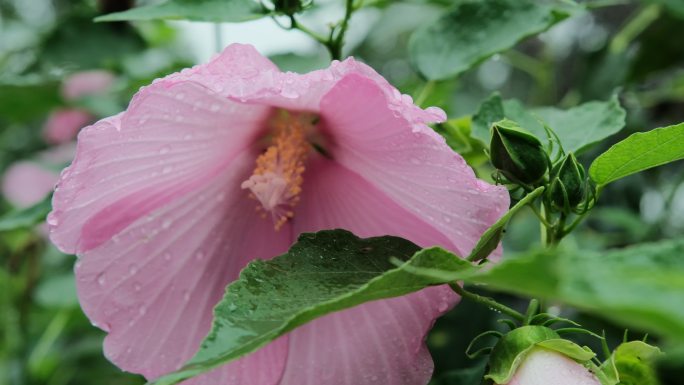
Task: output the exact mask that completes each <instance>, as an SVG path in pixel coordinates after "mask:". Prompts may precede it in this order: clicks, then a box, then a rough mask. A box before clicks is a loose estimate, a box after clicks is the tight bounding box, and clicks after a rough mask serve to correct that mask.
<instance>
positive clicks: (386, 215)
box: [280, 157, 458, 385]
mask: <svg viewBox="0 0 684 385" xmlns="http://www.w3.org/2000/svg"><path fill="white" fill-rule="evenodd" d="M304 183H305V184H304V186H303V188H304V190H303V195H302V200H301V207H299V208H298V209H297V211H296V213H295V217H294V220H293V223H292V226H293V230H294V232H295V233H300V232H304V231H316V230H321V229H330V228H338V227H341V228H346V229H349V230H351V231H353V232H354V233H356V234H358V235H359V236H361V237H370V236H380V235H386V234H393V235H399V236H404V237H407V238H408V239H410V240H412V241H414V242H417V243H419V244H421V245H434V244H441V245H444V246H447V247H448V246H450V242H449V240H448V239H447V238H445V237H444V236H443V235H442V234H440V233H439V232H437V231H436V230H434V229H433V228H432V227H430V226H429V225H427V224H426V223H425V222H424V221H423V220H422V219H421V218H419V217H417V216H415V215H413V214H411V213H409V212H407V211H406V210H405V209H403V208H402V207H400V206H398V205H397V204H396V203H394V202H392V201H391V200H389V199H388V198H387V197H386V196H385V195H384V193H382V192H381V191H379V190H378V189H377V188H375V187H374V186H373V185H371V184H370V183H368V182H367V181H365V180H363V179H362V178H361V177H360V176H359V175H357V174H355V173H353V172H351V171H349V170H346V169H344V168H343V167H341V166H340V165H338V164H336V163H335V162H333V161H331V160H327V159H325V158H321V157H319V158H317V159H315V160H314V161H313V162H312V163H310V166H309V169H308V170H307V172H306V174H305V182H304ZM457 300H458V297H457V296H456V295H455V294H454V293H453V292H452V291H451V289H449V288H448V287H444V286H441V287H433V288H429V289H425V290H422V291H420V292H417V293H414V294H411V295H407V296H403V297H399V298H392V299H387V300H381V301H374V302H370V303H367V304H364V305H361V306H358V307H354V308H351V309H348V310H344V311H342V312H338V313H333V314H330V315H327V316H325V317H324V318H321V319H318V320H315V321H313V322H311V323H309V324H306V325H304V326H303V327H300V328H298V329H296V330H294V331H293V332H292V333H290V334H289V341H290V350H289V355H288V361H287V367H286V370H285V373H284V374H283V379H282V381H281V383H280V385H319V384H326V385H371V384H374V385H424V384H427V382H428V381H429V380H430V376H431V374H432V369H433V363H432V359H431V357H430V354H429V352H428V350H427V347H426V346H425V343H424V337H425V335H426V334H427V332H428V330H429V329H430V328H431V327H432V324H433V322H434V320H435V319H436V318H437V317H439V316H440V315H441V314H443V313H444V312H445V311H447V310H448V309H449V308H450V307H451V306H453V305H454V304H455V303H456V302H457Z"/></svg>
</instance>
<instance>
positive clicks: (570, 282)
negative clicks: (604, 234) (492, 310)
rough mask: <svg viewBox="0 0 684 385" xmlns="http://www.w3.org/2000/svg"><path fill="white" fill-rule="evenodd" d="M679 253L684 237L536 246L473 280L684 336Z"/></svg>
mask: <svg viewBox="0 0 684 385" xmlns="http://www.w3.org/2000/svg"><path fill="white" fill-rule="evenodd" d="M682 255H684V240H676V241H664V242H660V243H651V244H643V245H639V246H635V247H631V248H626V249H621V250H608V251H602V252H591V251H586V250H574V251H569V250H566V251H563V250H559V251H553V252H539V253H533V254H531V255H528V256H525V257H520V258H515V259H509V260H506V261H504V262H503V263H500V264H499V265H497V266H494V267H493V268H492V269H491V270H489V271H488V272H487V273H484V274H480V275H478V276H476V277H472V278H471V281H475V282H480V283H488V284H490V285H491V287H492V288H496V289H498V290H504V291H506V292H512V293H517V294H522V295H528V296H532V297H536V298H546V299H549V300H554V301H559V302H563V303H565V304H568V305H573V306H575V307H577V308H580V309H584V310H586V311H589V312H592V313H595V314H598V315H601V316H604V317H606V318H609V319H612V320H614V321H616V322H618V323H626V324H628V325H633V326H636V327H638V328H643V329H646V330H650V331H653V332H656V333H658V334H660V335H664V336H667V337H671V338H673V339H675V340H679V341H684V302H683V300H682V299H683V298H684V258H682ZM530 277H535V279H534V280H531V279H530ZM443 278H446V277H443Z"/></svg>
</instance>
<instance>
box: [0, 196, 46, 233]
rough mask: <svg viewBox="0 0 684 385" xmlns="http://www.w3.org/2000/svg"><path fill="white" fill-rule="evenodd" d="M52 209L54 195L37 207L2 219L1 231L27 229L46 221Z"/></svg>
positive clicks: (6, 215)
mask: <svg viewBox="0 0 684 385" xmlns="http://www.w3.org/2000/svg"><path fill="white" fill-rule="evenodd" d="M51 209H52V194H50V195H48V196H47V197H45V199H43V200H42V201H40V202H39V203H36V204H35V205H33V206H31V207H27V208H25V209H18V210H14V211H10V212H8V213H7V214H5V215H3V216H2V217H0V231H8V230H16V229H26V228H30V227H33V226H35V225H37V224H39V223H40V222H42V221H44V220H45V217H46V216H47V214H48V213H49V212H50V210H51Z"/></svg>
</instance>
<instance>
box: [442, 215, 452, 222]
mask: <svg viewBox="0 0 684 385" xmlns="http://www.w3.org/2000/svg"><path fill="white" fill-rule="evenodd" d="M442 219H444V222H446V223H451V217H450V216H448V215H446V214H444V215H442Z"/></svg>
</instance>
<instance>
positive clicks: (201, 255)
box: [195, 250, 204, 261]
mask: <svg viewBox="0 0 684 385" xmlns="http://www.w3.org/2000/svg"><path fill="white" fill-rule="evenodd" d="M195 258H196V259H197V260H198V261H201V260H202V259H204V251H202V250H200V251H198V252H197V253H196V254H195Z"/></svg>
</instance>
